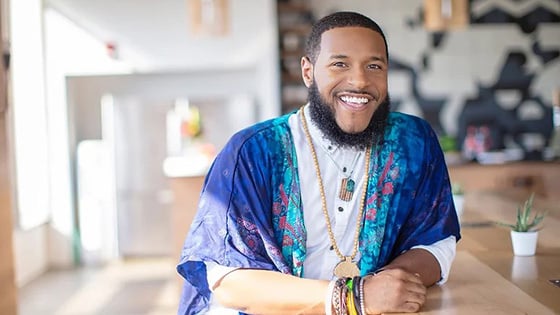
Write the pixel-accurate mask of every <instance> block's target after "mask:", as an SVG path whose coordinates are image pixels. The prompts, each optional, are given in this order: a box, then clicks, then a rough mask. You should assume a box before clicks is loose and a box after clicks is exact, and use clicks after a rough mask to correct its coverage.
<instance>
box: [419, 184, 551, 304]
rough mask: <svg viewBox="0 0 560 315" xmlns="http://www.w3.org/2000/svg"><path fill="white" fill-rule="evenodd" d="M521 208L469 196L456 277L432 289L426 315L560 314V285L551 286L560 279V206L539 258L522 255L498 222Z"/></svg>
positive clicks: (540, 245) (454, 270)
mask: <svg viewBox="0 0 560 315" xmlns="http://www.w3.org/2000/svg"><path fill="white" fill-rule="evenodd" d="M515 204H516V202H509V201H508V200H507V199H502V198H501V197H500V196H498V195H495V194H491V193H488V194H484V193H481V194H473V195H470V196H467V199H466V201H465V206H466V207H465V212H464V215H463V217H462V218H461V225H462V229H461V234H462V237H463V239H462V240H461V241H460V242H459V244H458V246H457V256H456V258H455V261H454V263H453V266H452V270H451V275H450V277H449V280H448V282H447V283H445V284H444V285H441V286H433V287H431V288H430V289H429V291H428V292H429V293H428V301H427V302H426V304H425V305H424V307H423V308H422V311H421V312H420V314H469V315H473V314H474V315H476V314H535V315H541V314H542V315H544V314H560V287H556V286H554V285H553V284H551V283H550V282H549V279H560V220H559V216H560V206H555V205H552V209H550V208H549V209H548V210H549V211H550V215H549V217H547V219H546V226H545V228H544V229H543V230H541V231H540V232H539V234H540V235H539V243H538V247H537V254H536V255H535V256H530V257H519V256H514V255H513V252H512V248H511V240H510V236H509V230H507V229H504V228H501V227H497V226H495V225H493V224H492V221H494V220H508V219H509V220H511V218H512V216H511V213H515V210H516V209H515V207H514V208H513V210H511V209H510V208H511V206H512V205H513V206H515ZM542 204H547V203H546V202H543V203H542ZM547 205H548V204H547Z"/></svg>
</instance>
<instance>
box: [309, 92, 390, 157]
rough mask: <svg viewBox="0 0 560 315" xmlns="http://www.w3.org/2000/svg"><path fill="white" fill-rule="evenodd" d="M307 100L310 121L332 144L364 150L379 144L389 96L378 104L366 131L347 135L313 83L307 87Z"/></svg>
mask: <svg viewBox="0 0 560 315" xmlns="http://www.w3.org/2000/svg"><path fill="white" fill-rule="evenodd" d="M308 99H309V104H310V106H309V110H310V113H311V121H312V122H313V123H314V124H315V126H317V128H319V129H320V130H321V131H322V132H323V134H325V136H326V137H327V139H329V140H330V141H332V142H333V143H334V144H336V145H338V146H340V147H343V148H356V149H358V150H364V149H365V148H367V147H368V146H370V145H374V144H380V143H381V141H382V140H383V135H384V132H385V127H386V126H387V117H388V116H389V112H390V110H391V100H390V98H389V95H387V97H386V98H385V100H384V101H383V102H382V103H381V104H379V107H378V108H377V110H376V111H375V112H374V113H373V116H372V117H371V120H370V121H369V124H368V126H367V127H366V129H364V130H363V131H361V132H358V133H347V132H345V131H344V130H342V129H341V128H340V127H339V126H338V124H337V123H336V119H335V116H334V109H333V107H332V106H330V105H329V104H328V103H327V102H326V101H325V100H323V98H322V97H321V94H320V93H319V90H318V89H317V85H316V84H315V82H314V83H313V84H312V85H311V86H310V87H309V96H308Z"/></svg>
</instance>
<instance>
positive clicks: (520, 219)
mask: <svg viewBox="0 0 560 315" xmlns="http://www.w3.org/2000/svg"><path fill="white" fill-rule="evenodd" d="M534 197H535V194H534V193H532V194H531V196H530V197H529V199H527V200H526V201H525V203H524V204H523V207H521V206H518V207H517V220H516V222H515V224H510V223H504V222H496V223H497V224H498V225H501V226H505V227H508V228H510V229H511V230H513V231H515V232H530V231H537V230H539V229H540V227H539V224H540V223H541V222H542V220H543V219H544V217H545V216H546V212H539V211H537V212H535V214H534V215H533V216H532V217H531V212H532V211H533V199H534Z"/></svg>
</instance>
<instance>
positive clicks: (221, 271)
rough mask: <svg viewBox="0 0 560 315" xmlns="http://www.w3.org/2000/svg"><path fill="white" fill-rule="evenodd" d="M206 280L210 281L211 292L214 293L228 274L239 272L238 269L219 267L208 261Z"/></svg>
mask: <svg viewBox="0 0 560 315" xmlns="http://www.w3.org/2000/svg"><path fill="white" fill-rule="evenodd" d="M204 264H206V280H207V281H208V287H209V288H210V291H212V292H213V291H214V288H215V287H216V284H218V282H220V281H221V280H222V279H223V278H224V277H225V276H226V275H227V274H229V273H230V272H232V271H234V270H237V269H239V268H237V267H226V266H222V265H218V264H217V263H215V262H211V261H206V262H204Z"/></svg>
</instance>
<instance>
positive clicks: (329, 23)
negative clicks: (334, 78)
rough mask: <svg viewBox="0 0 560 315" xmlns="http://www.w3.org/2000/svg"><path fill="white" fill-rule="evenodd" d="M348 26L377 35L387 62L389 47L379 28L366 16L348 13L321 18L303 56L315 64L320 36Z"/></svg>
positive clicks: (311, 34) (336, 13)
mask: <svg viewBox="0 0 560 315" xmlns="http://www.w3.org/2000/svg"><path fill="white" fill-rule="evenodd" d="M349 26H359V27H365V28H369V29H371V30H373V31H375V32H377V33H379V34H380V35H381V37H382V38H383V42H384V43H385V54H386V57H387V61H389V47H388V46H387V40H386V39H385V34H383V31H382V30H381V27H379V25H378V24H377V23H375V22H374V21H373V20H372V19H370V18H368V17H367V16H365V15H363V14H360V13H356V12H350V11H341V12H335V13H332V14H330V15H327V16H325V17H323V18H321V19H320V20H319V21H317V23H315V24H314V25H313V27H312V28H311V33H310V34H309V37H308V38H307V42H306V45H305V55H306V56H307V58H309V60H310V61H311V62H312V63H315V61H316V59H317V56H318V55H319V50H320V49H321V35H323V33H324V32H326V31H328V30H331V29H333V28H338V27H349Z"/></svg>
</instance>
